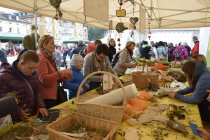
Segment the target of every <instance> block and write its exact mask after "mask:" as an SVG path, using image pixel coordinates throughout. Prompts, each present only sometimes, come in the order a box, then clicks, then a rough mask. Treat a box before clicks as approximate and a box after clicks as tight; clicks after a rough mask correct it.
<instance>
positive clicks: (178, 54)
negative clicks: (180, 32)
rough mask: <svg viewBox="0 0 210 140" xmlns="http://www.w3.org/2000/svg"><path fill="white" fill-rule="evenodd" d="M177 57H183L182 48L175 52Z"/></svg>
mask: <svg viewBox="0 0 210 140" xmlns="http://www.w3.org/2000/svg"><path fill="white" fill-rule="evenodd" d="M174 56H175V58H180V57H181V51H180V50H177V51H176V52H175V55H174Z"/></svg>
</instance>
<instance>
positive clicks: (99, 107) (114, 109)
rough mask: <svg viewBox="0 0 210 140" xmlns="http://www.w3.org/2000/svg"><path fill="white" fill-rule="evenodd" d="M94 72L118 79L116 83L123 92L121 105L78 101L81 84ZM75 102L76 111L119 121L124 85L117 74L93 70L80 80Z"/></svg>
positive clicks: (122, 111) (122, 109) (124, 101)
mask: <svg viewBox="0 0 210 140" xmlns="http://www.w3.org/2000/svg"><path fill="white" fill-rule="evenodd" d="M96 74H106V75H108V76H112V77H114V78H115V79H116V80H117V81H118V83H119V84H120V86H121V88H122V92H123V103H122V105H118V106H116V105H105V104H98V103H97V104H96V103H95V104H94V103H86V102H79V96H80V90H81V88H82V85H83V84H84V83H85V82H86V81H87V80H88V78H90V77H91V76H93V75H96ZM107 94H109V93H107ZM75 104H76V106H77V112H78V113H81V114H85V115H89V116H93V117H96V118H102V119H105V120H111V121H115V122H121V121H122V119H123V115H124V108H125V105H126V96H125V90H124V87H123V85H122V83H121V81H120V80H119V78H118V77H117V76H115V75H114V74H112V73H109V72H105V71H97V72H93V73H91V74H89V75H88V76H87V77H85V78H84V80H83V81H82V83H81V84H80V86H79V88H78V91H77V100H76V102H75Z"/></svg>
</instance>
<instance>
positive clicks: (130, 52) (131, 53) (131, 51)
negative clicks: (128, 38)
mask: <svg viewBox="0 0 210 140" xmlns="http://www.w3.org/2000/svg"><path fill="white" fill-rule="evenodd" d="M127 50H128V52H129V54H130V55H131V57H132V56H133V50H130V49H128V48H127Z"/></svg>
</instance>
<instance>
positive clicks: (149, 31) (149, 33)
mask: <svg viewBox="0 0 210 140" xmlns="http://www.w3.org/2000/svg"><path fill="white" fill-rule="evenodd" d="M148 24H149V28H148V38H149V40H150V39H151V36H152V32H151V28H150V22H149V23H148Z"/></svg>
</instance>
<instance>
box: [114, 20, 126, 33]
mask: <svg viewBox="0 0 210 140" xmlns="http://www.w3.org/2000/svg"><path fill="white" fill-rule="evenodd" d="M115 29H116V31H117V32H118V33H122V32H123V31H124V30H126V29H128V27H125V25H124V24H123V23H122V22H119V23H117V25H116V27H115Z"/></svg>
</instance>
